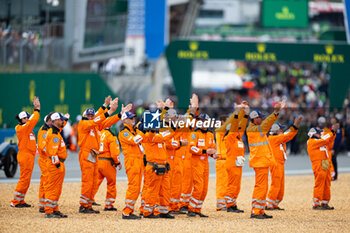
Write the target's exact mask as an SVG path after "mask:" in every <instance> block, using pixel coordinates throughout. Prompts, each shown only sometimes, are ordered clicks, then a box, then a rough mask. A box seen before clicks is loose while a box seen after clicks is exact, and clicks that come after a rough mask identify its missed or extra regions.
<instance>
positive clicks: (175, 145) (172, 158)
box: [165, 129, 184, 211]
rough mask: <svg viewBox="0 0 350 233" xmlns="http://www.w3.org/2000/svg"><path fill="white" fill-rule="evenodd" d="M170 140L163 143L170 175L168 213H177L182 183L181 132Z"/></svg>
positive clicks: (176, 133)
mask: <svg viewBox="0 0 350 233" xmlns="http://www.w3.org/2000/svg"><path fill="white" fill-rule="evenodd" d="M177 131H178V132H175V134H174V137H173V138H172V139H171V140H168V141H166V142H165V147H166V150H167V154H168V159H167V161H168V163H169V164H170V167H171V170H170V172H169V175H170V206H169V211H179V209H180V196H181V183H182V155H183V154H182V153H181V152H184V151H183V150H181V134H182V133H181V132H180V130H179V129H178V130H177Z"/></svg>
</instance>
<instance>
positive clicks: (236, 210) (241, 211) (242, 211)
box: [226, 205, 244, 213]
mask: <svg viewBox="0 0 350 233" xmlns="http://www.w3.org/2000/svg"><path fill="white" fill-rule="evenodd" d="M226 211H227V212H231V213H244V210H240V209H238V208H237V206H236V205H235V206H230V207H228V208H227V210H226Z"/></svg>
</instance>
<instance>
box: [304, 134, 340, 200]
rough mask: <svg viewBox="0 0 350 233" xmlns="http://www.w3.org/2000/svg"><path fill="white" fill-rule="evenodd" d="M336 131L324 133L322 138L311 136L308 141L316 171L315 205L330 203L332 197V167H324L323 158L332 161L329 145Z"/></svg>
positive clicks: (308, 150) (313, 169)
mask: <svg viewBox="0 0 350 233" xmlns="http://www.w3.org/2000/svg"><path fill="white" fill-rule="evenodd" d="M334 138H335V134H334V132H331V133H326V134H324V135H323V136H322V137H321V138H320V139H317V138H309V140H308V141H307V153H308V154H309V157H310V160H311V163H312V171H313V172H314V178H315V186H314V193H313V206H319V205H322V204H328V203H329V201H330V199H331V173H330V168H328V169H326V170H323V169H322V160H328V161H329V163H331V161H330V158H331V155H330V154H329V152H328V149H327V145H329V144H330V143H331V142H332V140H334Z"/></svg>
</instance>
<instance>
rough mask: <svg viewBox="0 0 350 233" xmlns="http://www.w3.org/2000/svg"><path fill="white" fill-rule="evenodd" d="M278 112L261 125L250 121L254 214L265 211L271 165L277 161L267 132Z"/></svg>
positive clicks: (248, 130) (250, 162) (250, 157)
mask: <svg viewBox="0 0 350 233" xmlns="http://www.w3.org/2000/svg"><path fill="white" fill-rule="evenodd" d="M277 118H278V114H275V113H272V114H271V115H270V116H268V117H267V118H266V119H265V120H264V121H263V122H262V123H261V124H260V125H256V124H254V123H252V122H251V123H250V124H249V126H248V128H247V136H248V142H249V151H250V156H249V166H250V167H252V168H254V171H255V186H254V192H253V198H252V214H254V215H260V214H264V213H265V210H264V209H265V206H266V196H267V191H268V188H269V179H268V176H269V167H270V166H271V165H272V164H273V163H275V160H274V158H273V156H272V151H271V147H270V145H269V140H268V139H267V136H266V135H267V132H268V131H269V130H270V129H271V126H272V125H273V123H274V122H275V121H276V120H277Z"/></svg>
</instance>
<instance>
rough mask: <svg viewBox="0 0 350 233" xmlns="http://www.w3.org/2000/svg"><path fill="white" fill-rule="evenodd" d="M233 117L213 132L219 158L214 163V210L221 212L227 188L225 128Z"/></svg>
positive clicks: (224, 205) (224, 204)
mask: <svg viewBox="0 0 350 233" xmlns="http://www.w3.org/2000/svg"><path fill="white" fill-rule="evenodd" d="M232 119H233V115H231V116H230V117H229V118H228V119H227V120H226V121H225V123H224V124H223V125H222V126H221V127H220V128H217V129H216V130H215V138H216V153H217V155H218V156H219V158H217V159H216V161H215V172H216V210H221V209H223V208H225V207H226V200H225V192H226V187H227V171H226V168H225V163H226V157H227V156H226V153H227V150H226V145H225V140H224V138H225V133H226V127H227V126H228V125H229V124H230V123H231V121H232Z"/></svg>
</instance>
